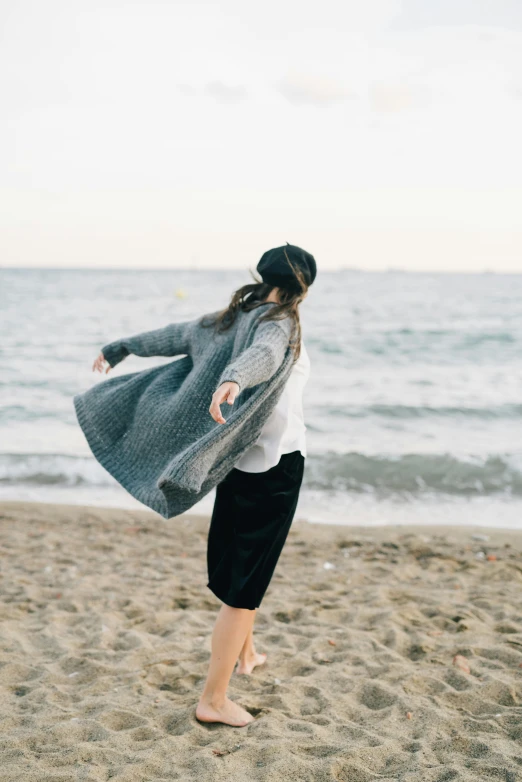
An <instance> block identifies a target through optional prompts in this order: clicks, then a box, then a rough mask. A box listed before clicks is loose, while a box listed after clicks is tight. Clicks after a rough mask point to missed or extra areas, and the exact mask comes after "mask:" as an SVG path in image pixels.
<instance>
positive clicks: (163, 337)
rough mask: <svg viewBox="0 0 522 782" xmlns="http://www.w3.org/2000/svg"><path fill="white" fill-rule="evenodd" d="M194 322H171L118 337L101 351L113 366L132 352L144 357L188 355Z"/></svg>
mask: <svg viewBox="0 0 522 782" xmlns="http://www.w3.org/2000/svg"><path fill="white" fill-rule="evenodd" d="M193 323H194V321H183V322H182V323H169V324H168V326H165V327H163V328H159V329H154V330H153V331H144V332H143V333H142V334H136V335H135V336H132V337H124V338H122V339H117V340H114V342H109V343H108V344H107V345H105V346H104V347H103V348H102V349H101V352H102V353H103V356H104V358H105V360H106V361H108V362H109V364H110V365H111V367H115V366H116V364H119V363H120V361H123V359H124V358H126V357H127V356H128V355H129V354H130V353H132V354H134V355H135V356H141V357H142V358H146V357H148V356H178V355H184V354H187V355H188V354H189V352H190V330H191V326H192V325H193Z"/></svg>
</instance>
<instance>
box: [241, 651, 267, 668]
mask: <svg viewBox="0 0 522 782" xmlns="http://www.w3.org/2000/svg"><path fill="white" fill-rule="evenodd" d="M264 662H266V654H265V652H263V653H262V654H259V653H258V652H255V653H254V656H253V657H248V658H247V659H245V660H244V659H243V658H240V659H239V662H238V664H237V667H236V673H252V671H253V670H254V668H255V667H256V665H263V663H264Z"/></svg>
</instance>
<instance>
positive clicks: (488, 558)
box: [486, 554, 497, 562]
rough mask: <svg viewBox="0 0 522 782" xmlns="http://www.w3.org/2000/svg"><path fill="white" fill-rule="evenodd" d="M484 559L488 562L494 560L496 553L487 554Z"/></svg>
mask: <svg viewBox="0 0 522 782" xmlns="http://www.w3.org/2000/svg"><path fill="white" fill-rule="evenodd" d="M486 559H487V561H488V562H496V560H497V555H496V554H488V555H487V557H486Z"/></svg>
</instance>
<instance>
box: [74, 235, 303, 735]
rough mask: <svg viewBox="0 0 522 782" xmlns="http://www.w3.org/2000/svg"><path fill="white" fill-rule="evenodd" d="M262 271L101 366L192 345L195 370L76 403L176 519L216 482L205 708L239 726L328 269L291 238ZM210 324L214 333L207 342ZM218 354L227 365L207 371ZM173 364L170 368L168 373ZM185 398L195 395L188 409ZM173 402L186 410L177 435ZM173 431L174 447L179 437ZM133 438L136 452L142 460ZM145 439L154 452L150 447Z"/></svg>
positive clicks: (293, 482)
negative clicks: (308, 342)
mask: <svg viewBox="0 0 522 782" xmlns="http://www.w3.org/2000/svg"><path fill="white" fill-rule="evenodd" d="M257 271H258V272H259V274H260V276H261V282H256V283H254V284H249V285H244V286H243V287H242V288H240V289H239V290H237V291H236V292H235V293H234V295H233V296H232V300H231V303H230V305H229V306H228V307H227V308H226V309H225V310H223V311H219V312H217V313H211V314H210V315H205V316H203V317H202V318H199V319H198V320H197V321H192V322H190V323H184V324H170V326H168V327H166V328H165V329H159V330H156V331H155V332H148V333H145V334H142V335H137V336H136V337H131V338H130V339H125V340H117V341H116V342H113V343H109V344H108V345H106V346H105V347H104V348H102V351H101V353H100V355H99V356H98V358H97V359H96V360H95V362H94V365H93V370H98V371H100V372H102V371H104V367H105V363H106V362H107V363H108V365H109V366H107V368H106V369H105V372H108V371H109V370H110V368H111V367H112V366H115V365H116V363H118V361H121V360H122V359H123V358H124V357H125V356H126V355H128V354H129V353H134V354H136V355H142V356H143V355H147V356H148V355H176V354H180V353H185V354H186V358H187V359H188V363H187V362H186V363H185V365H184V366H183V365H182V364H183V362H184V361H185V359H182V360H179V359H178V360H177V361H175V362H171V364H168V365H163V366H162V367H155V368H153V369H152V370H145V371H144V372H139V373H132V374H130V375H124V376H121V378H112V379H111V380H109V381H107V383H104V384H102V385H103V386H105V387H107V386H108V385H109V383H111V382H112V383H114V381H119V380H121V381H122V382H121V383H115V384H114V386H113V388H110V389H109V391H110V393H108V394H107V393H106V394H102V395H101V396H100V394H101V391H97V389H99V387H100V386H99V385H98V386H94V387H93V388H91V389H89V391H87V392H85V393H84V394H81V395H78V396H76V397H75V398H74V402H75V408H76V412H77V415H78V420H79V422H80V424H81V426H82V428H83V430H84V433H85V434H86V437H87V440H88V442H89V445H90V446H91V449H92V450H93V453H94V455H95V456H96V457H97V458H98V459H99V461H100V462H101V463H102V464H103V466H105V467H106V468H107V469H108V470H109V472H111V474H112V475H113V476H114V477H116V478H117V480H119V481H120V483H121V484H122V485H123V486H124V487H125V488H127V489H128V490H129V491H130V492H131V493H132V494H133V495H134V496H136V497H137V498H138V499H140V500H141V501H142V502H145V504H147V505H149V507H152V508H154V509H155V510H157V511H158V512H160V513H162V515H164V516H165V517H166V518H170V517H171V516H172V515H177V513H178V512H182V511H183V510H184V509H186V508H187V507H191V505H193V504H194V503H195V502H197V501H198V500H199V499H200V497H201V496H203V495H204V494H206V493H207V492H208V491H209V490H210V488H212V487H213V486H216V497H215V502H214V508H213V513H212V518H211V523H210V528H209V534H208V544H207V567H208V583H207V587H208V588H209V589H211V591H212V592H213V593H214V594H215V595H216V596H217V597H218V598H219V599H220V600H221V601H222V603H223V605H222V606H221V609H220V612H219V614H218V617H217V620H216V624H215V627H214V630H213V634H212V647H211V648H212V651H211V659H210V665H209V670H208V675H207V679H206V683H205V686H204V689H203V692H202V694H201V697H200V700H199V703H198V705H197V708H196V717H197V718H198V719H199V720H200V721H202V722H222V723H225V724H228V725H233V726H237V727H239V726H244V725H247V724H248V723H249V722H251V721H252V720H253V719H254V718H253V717H252V715H251V714H249V712H247V711H246V710H245V709H243V708H242V707H241V706H240V705H239V704H237V703H234V702H233V701H231V700H230V699H229V698H228V697H227V694H226V693H227V689H228V685H229V682H230V678H231V676H232V673H233V671H234V667H235V665H236V662H237V661H238V658H239V662H238V666H237V669H236V672H237V673H242V674H250V673H251V672H252V670H253V669H254V667H256V666H257V665H260V664H262V663H263V662H265V659H266V655H261V654H258V653H257V652H256V650H255V648H254V642H253V623H254V619H255V615H256V610H257V608H258V607H259V605H260V603H261V601H262V599H263V597H264V594H265V591H266V589H267V587H268V585H269V583H270V580H271V578H272V575H273V572H274V569H275V566H276V564H277V561H278V558H279V555H280V553H281V550H282V548H283V545H284V543H285V540H286V537H287V534H288V531H289V529H290V526H291V523H292V520H293V517H294V513H295V509H296V506H297V501H298V496H299V490H300V487H301V482H302V478H303V470H304V461H305V455H306V443H305V426H304V422H303V416H302V389H303V386H304V384H305V383H306V380H307V378H308V374H309V360H308V356H307V353H306V349H305V347H304V345H303V343H302V340H301V327H300V321H299V304H300V303H301V301H302V300H303V299H304V298H305V296H306V295H307V290H308V287H309V286H310V285H311V284H312V283H313V281H314V279H315V276H316V272H317V270H316V264H315V260H314V258H313V256H312V255H310V254H309V253H307V252H306V251H304V250H302V249H301V248H299V247H296V246H294V245H289V244H288V243H287V246H286V247H278V248H274V249H273V250H269V251H267V252H266V253H264V255H263V256H262V258H261V260H260V261H259V263H258V265H257ZM259 313H261V314H259ZM202 330H206V331H207V338H206V344H205V349H202V348H201V340H202V337H201V334H202ZM209 330H210V333H209ZM216 357H217V359H216ZM214 359H216V366H212V367H210V366H209V365H211V364H212V365H213V363H214ZM223 363H224V366H223ZM173 365H177V366H174V367H173ZM164 367H165V368H167V367H168V368H170V369H165V371H162V370H163V368H164ZM209 373H210V377H212V378H214V383H215V384H216V388H215V391H214V393H213V394H212V398H211V404H210V408H209V409H208V411H207V416H208V412H210V417H211V419H212V421H213V422H214V423H213V424H212V426H211V427H209V426H208V420H206V421H205V422H203V420H202V416H201V408H200V402H201V397H202V394H201V389H202V388H205V387H208V384H209V382H212V381H208V378H207V375H208V374H209ZM194 375H195V379H194ZM143 376H145V377H143ZM198 381H199V382H198ZM165 384H167V391H166V392H165ZM106 390H107V389H106ZM191 390H192V392H191ZM196 391H197V393H196ZM122 398H123V401H122ZM164 398H165V407H164V406H163V404H162V400H163V399H164ZM173 398H175V401H174V402H173V401H172V399H173ZM186 399H188V400H189V401H190V402H191V404H189V405H188V406H187V405H185V407H184V406H183V403H184V400H186ZM236 399H237V400H238V405H237V409H236V410H235V411H234V413H233V414H232V415H231V416H230V418H229V419H228V421H227V419H225V417H224V416H223V414H222V412H221V407H220V406H221V405H222V404H224V403H225V402H226V403H227V404H229V405H233V404H234V402H235V401H236ZM144 400H145V402H146V403H145V404H142V403H143V401H144ZM198 400H199V402H198ZM173 405H174V406H175V407H173ZM158 409H159V410H160V412H159V413H158ZM173 411H175V412H176V415H177V416H182V417H181V418H178V423H177V428H176V429H175V430H172V431H171V430H170V429H168V427H169V426H170V425H172V417H173ZM164 412H167V413H168V415H167V416H166V415H164ZM187 417H188V421H187ZM180 421H182V422H183V424H184V425H182V424H181V423H180ZM105 422H107V427H108V429H109V430H110V431H109V434H108V435H107V434H106V432H107V429H106V428H105V427H104V423H105ZM215 424H218V426H217V427H216V426H215ZM165 428H167V429H168V432H167V439H166V440H165V437H164V432H165ZM219 430H220V431H219ZM187 431H189V432H190V434H186V432H187ZM172 436H173V437H174V439H176V440H177V441H178V444H177V446H172V439H173V437H172ZM166 442H169V443H170V446H169V447H167V446H166ZM122 443H124V445H123V446H122ZM138 443H139V444H140V448H139V451H137V450H136V448H137V446H138ZM129 445H130V446H131V449H132V448H134V451H133V455H132V464H131V461H130V458H129V447H128V446H129ZM145 446H147V447H148V449H149V451H148V453H149V455H150V458H148V455H147V453H146V452H144V451H143V450H142V449H143V448H144V447H145ZM122 460H123V464H122Z"/></svg>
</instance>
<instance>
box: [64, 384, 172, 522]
mask: <svg viewBox="0 0 522 782" xmlns="http://www.w3.org/2000/svg"><path fill="white" fill-rule="evenodd" d="M73 402H74V408H75V411H76V417H77V418H78V423H79V424H80V426H81V428H82V430H83V433H84V436H85V439H86V440H87V444H88V446H89V448H90V449H91V451H92V454H93V456H94V457H95V458H96V459H97V461H98V462H99V463H100V464H101V466H102V467H103V468H104V469H105V470H107V472H108V473H109V474H110V475H112V477H113V478H114V479H115V480H116V481H117V482H118V483H119V484H120V486H122V487H123V488H124V489H125V490H126V491H128V492H129V494H131V495H132V496H133V497H134V498H135V499H136V500H138V502H141V503H142V504H143V505H146V506H147V507H148V508H150V509H151V510H153V511H155V512H156V513H159V514H160V516H163V518H164V519H169V518H172V516H171V515H167V514H168V513H169V508H168V501H167V499H166V497H165V495H163V496H162V497H159V496H158V497H157V500H156V499H154V498H150V497H147V498H146V497H145V496H144V495H143V494H142V493H140V492H139V491H136V489H135V488H134V487H133V486H132V484H131V483H129V482H128V481H127V478H126V475H125V474H124V473H122V472H120V470H119V469H118V460H117V459H115V458H114V456H112V455H111V454H110V453H109V452H108V451H107V449H106V448H105V447H104V446H103V444H102V441H101V438H100V436H99V434H98V430H97V428H96V424H95V423H94V421H93V419H92V417H91V415H90V414H89V413H88V411H87V409H86V407H85V403H84V401H83V399H82V398H81V397H80V396H75V397H73ZM158 491H159V490H158ZM181 512H183V511H181ZM175 515H179V514H175Z"/></svg>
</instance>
